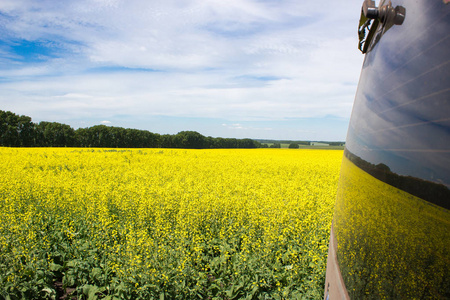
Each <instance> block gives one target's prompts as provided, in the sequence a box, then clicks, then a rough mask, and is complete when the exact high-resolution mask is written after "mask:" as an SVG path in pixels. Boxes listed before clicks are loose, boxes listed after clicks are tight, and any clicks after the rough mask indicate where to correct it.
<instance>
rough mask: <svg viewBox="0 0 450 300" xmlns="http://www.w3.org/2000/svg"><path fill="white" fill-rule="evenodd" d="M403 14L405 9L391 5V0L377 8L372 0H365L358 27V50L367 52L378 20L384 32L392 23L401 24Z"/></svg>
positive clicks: (403, 18) (403, 17)
mask: <svg viewBox="0 0 450 300" xmlns="http://www.w3.org/2000/svg"><path fill="white" fill-rule="evenodd" d="M405 15H406V9H405V8H404V7H403V6H396V7H395V8H394V7H392V3H391V1H389V3H388V4H386V5H382V6H380V7H379V8H378V7H376V5H375V1H374V0H365V1H364V3H363V5H362V8H361V18H360V20H359V27H358V36H359V45H358V48H359V50H361V52H362V53H366V52H367V50H368V48H369V45H370V42H371V40H372V38H373V36H374V34H375V31H376V29H377V27H378V24H379V23H380V22H381V24H382V25H383V26H384V32H386V31H387V30H389V28H391V27H392V26H393V25H402V24H403V21H404V20H405Z"/></svg>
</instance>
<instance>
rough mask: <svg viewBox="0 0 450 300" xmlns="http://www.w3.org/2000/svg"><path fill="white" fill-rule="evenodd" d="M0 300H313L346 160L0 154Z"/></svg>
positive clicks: (73, 151) (266, 153) (157, 153)
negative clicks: (69, 297) (67, 297)
mask: <svg viewBox="0 0 450 300" xmlns="http://www.w3.org/2000/svg"><path fill="white" fill-rule="evenodd" d="M0 156H1V160H0V166H1V169H2V176H1V177H0V207H1V210H0V220H1V222H0V298H6V299H8V298H9V299H21V298H27V299H33V298H34V299H37V298H39V299H42V298H48V299H52V298H53V299H55V298H57V297H61V296H62V294H63V293H64V292H66V293H68V292H70V293H72V294H73V295H77V296H78V297H79V298H89V299H96V298H105V299H115V298H117V299H241V298H247V299H318V298H320V297H321V296H322V294H323V284H324V275H325V268H326V255H327V250H328V238H329V229H330V225H331V219H332V210H333V206H334V201H335V196H336V189H337V180H338V174H339V168H340V163H341V158H342V151H334V150H286V149H281V150H280V149H278V150H276V149H252V150H174V149H134V150H128V149H126V150H124V149H121V150H117V149H77V148H59V149H58V148H35V149H33V148H31V149H25V148H20V149H19V148H0Z"/></svg>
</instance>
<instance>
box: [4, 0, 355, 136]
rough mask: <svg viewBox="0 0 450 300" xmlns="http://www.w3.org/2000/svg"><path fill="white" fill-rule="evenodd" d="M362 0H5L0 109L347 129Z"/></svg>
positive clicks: (182, 124) (233, 129) (294, 132)
mask: <svg viewBox="0 0 450 300" xmlns="http://www.w3.org/2000/svg"><path fill="white" fill-rule="evenodd" d="M361 4H362V0H348V1H329V2H326V3H324V2H321V1H316V0H302V1H294V0H259V1H257V0H227V1H223V0H164V1H155V0H89V1H88V0H76V1H71V0H65V1H56V0H40V1H35V0H2V1H1V2H0V109H1V110H10V111H13V112H14V113H17V114H24V115H28V116H30V117H32V119H33V121H34V122H39V121H53V122H61V123H65V124H69V125H71V126H72V127H74V128H79V127H88V126H92V125H96V124H106V125H109V126H120V127H126V128H138V129H145V130H149V131H152V132H156V133H161V134H165V133H170V134H174V133H177V132H179V131H182V130H195V131H198V132H200V133H201V134H203V135H205V136H214V137H217V136H220V137H236V138H245V137H249V138H264V139H293V140H330V141H338V140H339V141H340V140H344V139H345V137H346V132H347V127H348V122H349V118H350V114H351V110H352V104H353V100H354V95H355V93H356V87H357V83H358V79H359V74H360V70H361V65H362V61H363V55H362V54H360V52H359V51H358V50H357V42H358V41H357V25H358V19H359V15H360V9H361Z"/></svg>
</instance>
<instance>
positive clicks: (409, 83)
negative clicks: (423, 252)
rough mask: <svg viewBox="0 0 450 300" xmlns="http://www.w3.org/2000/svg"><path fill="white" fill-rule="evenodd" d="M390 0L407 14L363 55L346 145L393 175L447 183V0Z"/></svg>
mask: <svg viewBox="0 0 450 300" xmlns="http://www.w3.org/2000/svg"><path fill="white" fill-rule="evenodd" d="M397 2H398V4H401V5H403V6H405V7H406V10H407V11H408V16H407V18H406V20H405V22H404V23H403V25H402V26H394V27H392V28H391V29H390V30H389V31H388V32H385V33H384V34H383V35H382V37H381V42H376V43H375V41H374V43H375V45H374V46H373V48H372V49H371V50H370V51H369V52H368V53H367V55H366V59H365V61H364V66H363V71H362V74H361V78H360V83H359V88H358V91H357V95H356V100H355V104H354V108H353V114H352V118H351V121H350V126H349V131H348V136H347V144H346V146H347V149H348V150H349V151H350V152H351V153H353V154H355V155H356V156H358V157H360V158H362V159H363V160H365V161H367V162H369V163H372V164H374V165H377V164H380V163H382V164H385V165H387V166H388V167H389V168H390V170H391V171H392V172H394V173H396V174H399V175H405V176H412V177H416V178H421V179H423V180H427V181H431V182H435V183H440V184H443V185H445V186H447V187H450V5H446V4H444V3H443V2H442V1H440V0H439V1H438V0H434V1H417V2H416V1H409V2H407V1H396V3H395V4H397ZM379 31H380V32H382V30H381V29H380V30H379ZM380 34H381V33H380ZM446 202H447V203H449V202H450V199H447V201H446ZM447 208H449V207H448V206H447Z"/></svg>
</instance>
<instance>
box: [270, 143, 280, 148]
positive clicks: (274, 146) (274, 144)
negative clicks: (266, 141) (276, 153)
mask: <svg viewBox="0 0 450 300" xmlns="http://www.w3.org/2000/svg"><path fill="white" fill-rule="evenodd" d="M269 148H281V144H280V143H273V144H272V145H270V147H269Z"/></svg>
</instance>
